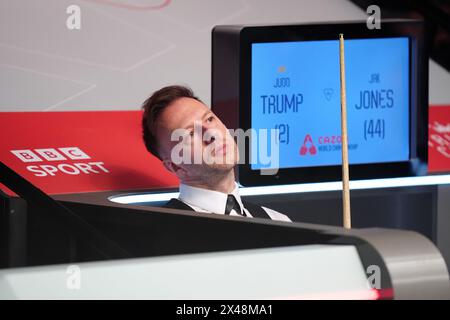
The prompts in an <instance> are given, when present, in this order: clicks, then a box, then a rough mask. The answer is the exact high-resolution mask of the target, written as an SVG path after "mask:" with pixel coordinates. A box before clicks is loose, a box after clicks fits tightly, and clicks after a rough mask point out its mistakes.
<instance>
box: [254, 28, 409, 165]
mask: <svg viewBox="0 0 450 320" xmlns="http://www.w3.org/2000/svg"><path fill="white" fill-rule="evenodd" d="M344 43H345V69H346V94H347V99H346V100H347V124H348V149H349V163H350V164H369V163H386V162H398V161H407V160H409V157H410V143H409V133H410V127H409V125H410V124H409V121H410V114H409V112H410V108H409V103H410V102H409V96H410V92H409V79H410V75H409V63H410V61H409V38H408V37H392V38H372V39H350V40H345V42H344ZM251 55H252V59H251V61H252V64H251V127H252V128H253V129H254V130H256V132H257V133H259V132H260V131H261V130H267V132H271V131H272V133H273V134H276V139H271V138H270V137H271V134H267V135H261V134H259V135H258V137H260V139H261V137H266V136H267V144H268V145H269V146H270V148H268V149H269V150H271V151H272V152H274V153H275V152H277V153H278V154H279V159H278V161H271V162H269V163H264V161H262V160H264V159H263V157H259V158H258V157H253V159H254V161H252V163H251V168H252V170H257V169H264V168H273V166H278V167H279V168H293V167H313V166H331V165H339V164H341V162H342V156H341V145H342V144H341V116H340V114H341V106H340V103H341V102H340V101H341V98H340V67H339V41H338V40H318V41H292V42H269V43H253V44H252V49H251ZM252 143H255V146H252V149H253V150H255V151H258V154H261V152H260V151H261V150H258V147H259V146H261V141H258V139H254V140H252ZM272 156H273V155H272ZM260 158H262V159H260ZM256 159H257V160H256Z"/></svg>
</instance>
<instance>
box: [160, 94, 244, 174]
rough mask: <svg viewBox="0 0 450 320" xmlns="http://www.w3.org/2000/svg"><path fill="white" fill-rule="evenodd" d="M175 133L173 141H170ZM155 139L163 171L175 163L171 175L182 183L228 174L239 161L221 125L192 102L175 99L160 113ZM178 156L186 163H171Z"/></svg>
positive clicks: (201, 107) (234, 145)
mask: <svg viewBox="0 0 450 320" xmlns="http://www.w3.org/2000/svg"><path fill="white" fill-rule="evenodd" d="M175 132H177V135H176V136H177V139H176V140H175V139H173V137H174V136H173V134H174V133H175ZM180 135H182V137H180ZM157 138H158V142H159V151H160V154H161V156H162V158H163V162H164V163H165V165H166V167H167V166H169V167H170V166H173V163H176V166H173V168H172V171H174V172H175V173H176V174H177V176H179V177H180V178H182V179H196V178H207V177H208V176H210V175H212V174H215V173H220V172H226V171H230V170H232V169H233V168H234V166H235V165H236V164H237V162H238V160H239V158H238V157H239V155H238V150H237V146H236V143H235V141H234V139H233V138H232V137H231V135H230V133H229V132H228V130H227V128H226V127H225V125H224V124H223V123H222V121H220V119H219V118H217V116H216V115H215V114H214V113H213V112H211V110H210V109H209V108H208V107H207V106H206V105H204V104H203V103H201V102H199V101H197V100H195V99H191V98H180V99H177V100H175V101H174V102H173V103H171V104H170V105H169V106H167V107H166V108H165V109H164V110H163V111H162V113H161V114H160V116H159V119H158V126H157ZM178 138H180V139H178ZM172 140H175V141H172ZM180 149H182V152H181V153H180V152H179V150H180ZM180 154H181V155H182V156H183V159H185V160H186V159H188V161H182V162H181V163H180V160H177V161H175V159H174V158H175V157H177V156H179V155H180ZM180 169H181V170H180Z"/></svg>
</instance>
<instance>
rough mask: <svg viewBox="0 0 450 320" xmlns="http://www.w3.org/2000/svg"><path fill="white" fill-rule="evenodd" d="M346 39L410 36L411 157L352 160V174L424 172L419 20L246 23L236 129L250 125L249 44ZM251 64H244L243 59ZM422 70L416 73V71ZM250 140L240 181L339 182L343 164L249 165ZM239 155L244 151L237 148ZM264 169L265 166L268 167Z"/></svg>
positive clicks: (423, 86) (423, 67) (424, 120)
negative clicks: (373, 25)
mask: <svg viewBox="0 0 450 320" xmlns="http://www.w3.org/2000/svg"><path fill="white" fill-rule="evenodd" d="M340 33H343V34H344V37H345V39H370V38H394V37H395V38H396V37H408V38H409V74H410V78H409V115H410V118H409V131H410V135H409V136H410V139H409V140H410V141H409V144H410V148H409V154H410V158H409V160H408V161H402V162H384V163H372V164H353V165H350V170H349V171H350V179H353V180H355V179H371V178H388V177H404V176H415V175H423V174H426V170H427V151H428V150H427V143H428V130H427V129H428V85H427V84H428V81H427V80H428V68H427V66H426V65H425V62H427V60H426V55H425V53H424V47H423V44H424V31H423V25H422V23H421V22H420V21H411V20H409V21H408V20H407V21H390V22H387V23H382V28H381V29H373V30H370V29H368V28H367V25H366V22H347V23H330V24H306V25H281V26H248V27H244V28H242V30H241V33H240V37H239V40H240V42H239V57H240V59H239V60H240V62H241V68H240V84H239V91H240V94H239V128H242V129H243V130H247V129H249V128H251V119H252V118H251V107H245V106H251V89H252V78H251V75H252V74H251V71H252V70H251V65H252V63H251V61H252V60H251V58H252V44H253V43H265V42H287V41H311V40H337V39H338V36H339V34H340ZM245 61H247V62H249V63H243V62H245ZM419 75H420V76H419ZM249 151H250V144H249V143H248V141H247V143H246V144H245V163H244V164H240V165H239V169H238V175H239V182H240V183H241V184H242V185H244V186H250V185H267V184H274V183H276V184H289V183H303V182H322V181H338V180H341V177H342V167H341V166H340V165H334V166H316V167H297V168H282V169H281V168H280V169H279V170H278V172H277V173H276V174H275V175H265V174H261V173H262V172H261V171H262V170H259V169H258V170H252V169H251V165H250V162H249ZM241 154H242V151H241ZM266 172H267V171H266Z"/></svg>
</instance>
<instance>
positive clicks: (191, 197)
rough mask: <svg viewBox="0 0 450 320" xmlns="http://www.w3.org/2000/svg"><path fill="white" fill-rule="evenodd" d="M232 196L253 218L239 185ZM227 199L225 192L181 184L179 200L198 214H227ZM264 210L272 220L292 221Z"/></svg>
mask: <svg viewBox="0 0 450 320" xmlns="http://www.w3.org/2000/svg"><path fill="white" fill-rule="evenodd" d="M231 194H232V195H233V196H234V197H235V198H236V200H237V202H238V203H239V205H240V207H241V210H242V209H243V210H244V213H245V215H246V216H247V217H252V215H251V213H250V212H249V211H248V210H247V209H246V208H245V207H244V205H243V203H242V200H241V196H240V195H239V188H238V185H237V184H236V185H235V187H234V190H233V192H232V193H231ZM227 198H228V194H226V193H223V192H219V191H213V190H208V189H203V188H197V187H192V186H188V185H186V184H182V183H181V184H180V196H179V197H178V199H179V200H181V201H183V202H184V203H185V204H187V205H188V206H190V207H191V208H192V209H193V210H195V211H198V212H207V213H216V214H225V206H226V203H227ZM262 208H263V209H264V211H266V213H267V215H268V216H269V217H270V218H271V219H272V220H279V221H291V219H289V217H287V216H286V215H284V214H282V213H279V212H277V211H275V210H272V209H269V208H266V207H262ZM241 214H242V213H237V212H236V210H234V209H233V210H231V212H230V215H231V216H242V215H241Z"/></svg>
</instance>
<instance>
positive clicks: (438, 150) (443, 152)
mask: <svg viewBox="0 0 450 320" xmlns="http://www.w3.org/2000/svg"><path fill="white" fill-rule="evenodd" d="M428 123H429V124H428V172H430V173H437V172H450V106H434V107H431V108H430V109H429V119H428Z"/></svg>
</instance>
